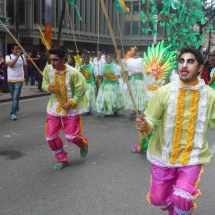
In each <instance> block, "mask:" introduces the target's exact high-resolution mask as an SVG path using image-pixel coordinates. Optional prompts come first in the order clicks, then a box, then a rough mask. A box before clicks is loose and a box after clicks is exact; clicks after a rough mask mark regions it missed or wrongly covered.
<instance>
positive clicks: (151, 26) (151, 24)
mask: <svg viewBox="0 0 215 215" xmlns="http://www.w3.org/2000/svg"><path fill="white" fill-rule="evenodd" d="M153 26H154V24H153V23H152V22H151V21H149V28H151V30H153ZM148 34H149V35H152V31H149V32H148Z"/></svg>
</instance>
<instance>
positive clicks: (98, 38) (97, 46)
mask: <svg viewBox="0 0 215 215" xmlns="http://www.w3.org/2000/svg"><path fill="white" fill-rule="evenodd" d="M99 3H100V2H99V0H98V42H97V62H98V75H99V24H100V22H99V18H100V17H99V13H100V10H99V8H100V7H99ZM98 83H99V80H98Z"/></svg>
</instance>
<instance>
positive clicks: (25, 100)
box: [0, 96, 50, 106]
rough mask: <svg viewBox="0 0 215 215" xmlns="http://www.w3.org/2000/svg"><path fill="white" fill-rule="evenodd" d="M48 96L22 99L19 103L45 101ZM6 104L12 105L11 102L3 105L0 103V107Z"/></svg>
mask: <svg viewBox="0 0 215 215" xmlns="http://www.w3.org/2000/svg"><path fill="white" fill-rule="evenodd" d="M49 97H50V96H42V97H39V98H38V97H36V98H31V99H23V100H19V102H28V101H34V100H40V99H47V98H49ZM8 104H12V101H10V102H5V103H0V106H2V105H8Z"/></svg>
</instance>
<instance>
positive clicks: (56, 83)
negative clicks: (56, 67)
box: [54, 72, 59, 93]
mask: <svg viewBox="0 0 215 215" xmlns="http://www.w3.org/2000/svg"><path fill="white" fill-rule="evenodd" d="M54 87H55V90H56V93H58V92H59V88H58V81H57V72H55V74H54Z"/></svg>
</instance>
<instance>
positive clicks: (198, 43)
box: [195, 41, 201, 49]
mask: <svg viewBox="0 0 215 215" xmlns="http://www.w3.org/2000/svg"><path fill="white" fill-rule="evenodd" d="M200 45H201V42H200V41H199V42H197V43H196V44H195V47H196V49H198V48H199V47H200Z"/></svg>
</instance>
